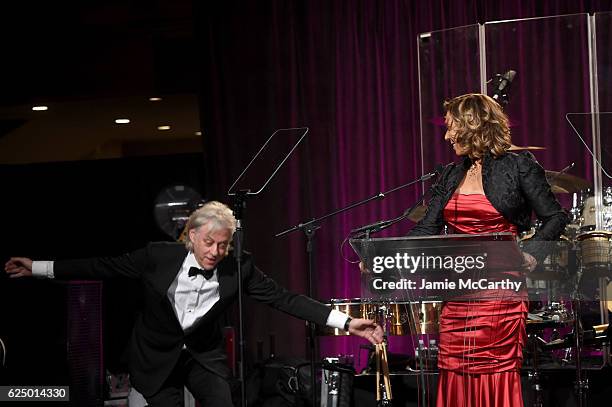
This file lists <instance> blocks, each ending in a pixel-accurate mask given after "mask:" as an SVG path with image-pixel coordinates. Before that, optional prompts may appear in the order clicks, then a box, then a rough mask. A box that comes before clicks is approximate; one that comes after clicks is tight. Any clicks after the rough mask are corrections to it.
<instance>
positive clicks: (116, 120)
mask: <svg viewBox="0 0 612 407" xmlns="http://www.w3.org/2000/svg"><path fill="white" fill-rule="evenodd" d="M129 122H130V119H115V123H117V124H128V123H129Z"/></svg>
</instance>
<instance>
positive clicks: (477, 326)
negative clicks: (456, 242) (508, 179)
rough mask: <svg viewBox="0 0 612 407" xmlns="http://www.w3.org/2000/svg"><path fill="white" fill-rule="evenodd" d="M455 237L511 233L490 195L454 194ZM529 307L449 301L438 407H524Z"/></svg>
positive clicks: (449, 210) (450, 217) (451, 222)
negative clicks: (523, 374) (523, 391)
mask: <svg viewBox="0 0 612 407" xmlns="http://www.w3.org/2000/svg"><path fill="white" fill-rule="evenodd" d="M444 219H445V221H446V224H447V225H448V226H449V228H450V230H451V233H471V234H473V233H493V232H512V233H515V234H516V231H517V229H516V226H515V225H513V224H511V223H509V222H508V221H507V220H506V219H505V218H504V217H503V216H502V215H500V214H499V212H497V210H496V209H495V208H494V207H493V206H492V205H491V203H490V202H489V200H488V199H487V198H486V196H485V195H478V194H470V195H468V194H454V195H453V197H452V198H451V199H450V200H449V202H448V204H447V205H446V207H445V208H444ZM526 316H527V304H526V303H525V302H524V301H515V300H506V301H501V300H480V301H449V302H446V303H445V304H444V306H443V308H442V315H441V317H440V346H439V357H438V368H439V369H440V376H439V382H438V396H437V407H522V406H523V398H522V394H521V377H520V368H521V364H522V361H523V346H524V345H525V341H526V331H525V320H526Z"/></svg>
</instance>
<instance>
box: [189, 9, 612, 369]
mask: <svg viewBox="0 0 612 407" xmlns="http://www.w3.org/2000/svg"><path fill="white" fill-rule="evenodd" d="M196 3H198V6H197V7H198V8H197V32H198V36H199V38H200V43H201V44H202V45H201V47H202V48H201V54H200V62H201V67H202V77H201V79H202V91H201V106H202V108H201V120H202V129H203V138H204V143H205V158H206V165H207V171H208V172H207V174H206V177H207V180H208V182H209V185H208V194H207V198H208V199H220V200H222V201H226V202H227V201H228V197H227V196H226V195H225V193H226V191H227V188H228V187H229V185H230V184H231V182H232V181H233V179H234V178H235V177H236V176H237V175H238V174H239V173H240V171H241V169H242V168H243V167H244V166H245V165H246V164H247V163H248V161H249V159H250V157H251V156H252V155H253V154H254V153H255V152H256V151H257V149H258V148H259V146H261V144H262V143H263V142H264V141H265V140H266V139H267V137H268V136H269V135H270V134H271V133H272V132H273V131H274V129H276V128H281V127H292V126H308V127H309V128H310V132H309V134H308V136H307V139H306V140H305V143H304V144H303V145H302V146H301V147H300V148H299V149H298V151H296V153H295V154H294V156H293V157H292V159H291V160H290V161H289V162H288V163H287V164H286V165H285V167H284V168H283V169H282V170H281V171H280V172H279V174H278V175H277V177H276V179H275V180H274V181H273V182H272V183H271V184H270V185H269V186H268V189H267V190H266V191H264V193H263V194H262V195H261V196H258V197H255V198H253V199H252V200H250V201H249V203H248V209H247V212H246V217H247V222H246V226H247V248H248V249H249V250H250V251H252V252H253V254H254V256H255V260H256V263H257V264H258V265H259V266H260V267H261V268H262V269H263V270H264V271H265V272H266V273H268V274H269V275H271V276H272V277H274V278H275V279H276V280H277V281H278V282H279V283H281V284H283V285H284V286H286V287H287V288H289V289H291V290H293V291H296V292H300V293H306V292H307V275H308V274H307V256H306V252H305V238H304V236H303V234H301V233H299V232H297V233H293V234H291V235H289V236H285V237H283V238H275V237H274V234H275V233H277V232H279V231H281V230H283V229H284V228H287V227H289V226H292V225H295V224H297V223H299V222H304V221H307V220H310V219H311V218H313V217H316V216H319V215H322V214H325V213H327V212H330V211H332V210H334V209H336V208H339V207H341V206H344V205H347V204H349V203H351V202H354V201H357V200H359V199H362V198H364V197H368V196H371V195H374V194H376V193H377V192H379V191H385V190H387V189H390V188H392V187H394V186H397V185H399V184H402V183H405V182H408V181H410V180H412V179H414V178H416V177H418V176H420V175H421V164H422V163H421V157H420V140H419V120H420V119H419V85H418V84H419V81H418V80H419V78H418V71H417V34H418V33H421V32H426V31H432V30H439V29H444V28H451V27H459V26H464V25H468V24H475V23H478V22H484V21H494V20H502V19H510V18H526V17H536V16H547V15H559V14H571V13H580V12H593V11H602V10H603V11H607V10H612V5H611V3H610V2H598V1H574V0H566V1H537V2H535V1H505V2H489V1H485V0H481V1H476V0H474V1H451V0H449V1H429V2H424V1H409V0H406V1H401V0H385V1H374V0H361V1H329V0H308V1H280V0H279V1H262V0H251V1H224V2H196ZM551 29H554V27H551ZM551 35H554V33H551ZM500 46H501V47H503V46H504V44H500ZM558 47H559V49H560V48H561V47H563V43H562V42H559V44H558ZM559 49H544V50H541V53H542V61H548V62H547V63H546V64H542V65H541V66H538V67H537V71H538V77H542V75H546V72H542V70H546V69H547V70H550V71H553V70H559V69H560V68H559V67H558V66H556V64H555V63H554V62H555V57H556V55H558V52H559ZM493 62H495V61H493ZM502 62H503V61H502ZM443 69H445V70H446V71H448V72H449V75H450V73H451V72H452V70H453V66H447V67H444V68H443ZM525 69H527V71H525V72H521V78H528V77H529V70H528V68H525ZM563 69H573V68H572V67H564V68H563ZM551 73H552V72H551ZM585 81H587V83H588V79H586V78H585ZM525 83H527V82H525ZM578 88H580V89H578V90H576V91H574V90H573V88H571V87H568V88H567V89H564V90H563V91H561V92H558V93H556V97H557V98H561V99H563V100H561V103H562V104H563V102H564V101H570V100H574V99H575V98H576V97H578V98H579V99H580V100H583V99H584V89H583V86H578ZM475 90H476V89H475ZM575 92H578V93H575ZM448 96H454V95H448ZM518 98H519V99H518V100H513V102H512V103H513V104H516V105H517V106H520V105H521V100H520V96H519V97H518ZM441 102H442V101H440V104H441ZM516 109H517V112H520V114H521V115H529V111H525V110H524V109H523V110H521V109H519V108H518V107H517V108H516ZM440 110H441V106H440ZM512 113H513V112H512V111H511V114H512ZM440 115H441V114H440ZM538 130H539V129H538ZM440 134H441V133H440ZM520 142H521V143H531V139H530V138H529V137H527V136H525V135H524V134H522V135H521V138H520ZM555 142H556V139H555V134H550V133H547V132H546V131H541V132H539V133H538V136H537V139H536V140H535V142H533V143H531V144H542V145H545V146H548V145H553V144H554V143H555ZM440 144H441V143H440ZM440 148H448V146H447V145H444V144H441V147H440ZM434 164H436V163H425V168H426V169H428V168H430V167H433V166H434ZM545 164H546V165H549V166H551V167H552V168H553V169H559V168H562V167H563V166H565V165H566V164H567V163H566V161H565V159H563V157H562V159H559V160H557V161H555V157H550V156H545ZM418 196H419V189H418V188H416V187H411V188H408V189H405V190H403V191H401V192H397V193H395V194H392V195H389V196H388V197H387V198H385V199H384V200H382V201H378V202H374V203H369V204H368V205H366V206H363V207H360V208H357V209H354V210H352V211H350V212H346V213H344V214H341V215H339V216H336V217H334V218H333V219H328V220H326V221H324V222H322V223H321V225H320V226H321V228H320V229H319V230H318V231H317V232H316V244H315V246H316V260H315V267H314V274H313V278H314V286H315V291H314V296H315V297H317V298H320V299H330V298H349V297H359V296H360V284H359V271H358V268H357V266H356V265H355V264H351V263H349V262H347V261H346V260H344V259H343V257H348V258H350V259H352V260H354V259H355V255H354V254H353V253H352V251H351V250H350V248H348V247H344V251H342V252H341V249H342V247H341V243H342V241H343V239H344V238H345V237H346V235H347V233H348V232H349V230H350V229H352V228H354V227H357V226H360V225H363V224H366V223H369V222H373V221H376V220H379V219H383V218H390V217H394V216H397V215H398V214H401V213H402V212H403V211H404V210H405V209H406V208H407V207H408V206H409V205H411V203H412V202H413V201H414V200H415V199H417V197H418ZM410 227H411V224H410V223H409V222H404V223H403V224H401V225H399V226H396V227H394V228H392V229H390V230H389V231H386V232H385V233H383V234H382V236H391V235H401V234H404V233H406V232H407V231H408V230H409V229H410ZM247 319H248V324H247V328H248V330H249V332H248V338H249V346H250V349H254V347H255V342H256V341H258V340H262V341H267V333H268V332H275V333H276V335H277V341H276V343H277V348H278V349H277V353H280V354H289V355H295V354H301V353H303V350H304V349H305V339H304V332H305V330H304V329H303V324H302V323H301V322H300V321H297V320H294V319H289V318H286V317H284V316H280V315H279V314H276V313H271V312H269V311H268V309H266V308H264V307H263V306H260V305H254V304H253V305H252V304H251V303H249V305H248V312H247ZM406 342H407V341H405V340H403V339H402V338H394V339H393V341H392V343H391V346H392V347H393V346H395V349H397V350H400V351H404V350H406V349H405V348H406V347H407V346H408V345H406ZM320 343H321V354H322V355H334V354H339V353H344V354H346V353H350V354H355V356H356V357H357V354H358V352H359V349H358V344H360V343H363V341H359V340H354V339H346V338H324V339H322V340H321V341H320ZM361 356H362V357H363V356H365V353H363V354H362V355H361Z"/></svg>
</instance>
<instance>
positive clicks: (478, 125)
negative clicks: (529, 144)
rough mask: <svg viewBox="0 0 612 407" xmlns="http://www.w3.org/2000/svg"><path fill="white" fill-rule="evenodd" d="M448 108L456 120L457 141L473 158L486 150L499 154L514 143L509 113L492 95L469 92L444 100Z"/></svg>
mask: <svg viewBox="0 0 612 407" xmlns="http://www.w3.org/2000/svg"><path fill="white" fill-rule="evenodd" d="M444 110H445V111H446V112H448V113H449V114H450V116H451V118H452V120H453V122H454V123H453V125H454V127H453V129H454V130H456V134H457V138H456V140H455V143H457V144H458V145H459V146H461V147H462V148H463V149H464V150H465V151H466V153H467V155H468V156H469V157H470V158H472V159H478V158H482V156H483V155H484V154H485V153H486V152H490V153H491V154H493V155H494V156H496V157H498V156H501V155H504V154H505V153H506V151H507V150H508V148H510V146H511V145H512V142H511V137H510V127H509V126H508V116H506V114H505V113H504V111H503V110H502V108H501V106H500V105H499V104H498V103H497V102H496V101H495V100H494V99H493V98H491V97H489V96H487V95H483V94H480V93H468V94H466V95H462V96H457V97H455V98H453V99H451V100H447V101H445V102H444Z"/></svg>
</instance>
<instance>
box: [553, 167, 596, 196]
mask: <svg viewBox="0 0 612 407" xmlns="http://www.w3.org/2000/svg"><path fill="white" fill-rule="evenodd" d="M546 179H547V180H548V183H549V184H550V187H551V190H552V192H553V193H555V194H567V193H572V192H580V191H582V190H585V189H587V188H590V185H591V184H590V183H589V182H588V181H587V180H585V179H583V178H580V177H577V176H575V175H570V174H567V173H564V172H559V171H548V170H547V171H546Z"/></svg>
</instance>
